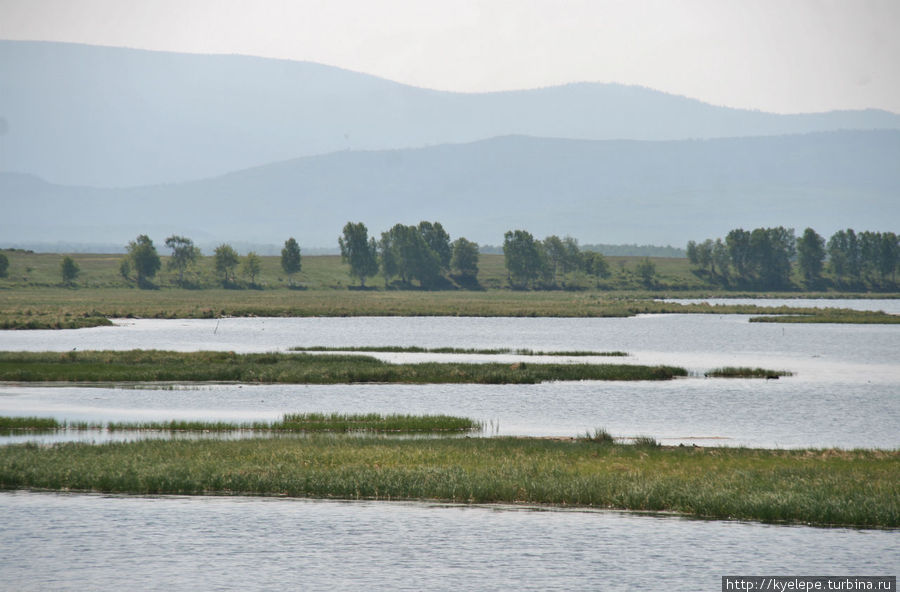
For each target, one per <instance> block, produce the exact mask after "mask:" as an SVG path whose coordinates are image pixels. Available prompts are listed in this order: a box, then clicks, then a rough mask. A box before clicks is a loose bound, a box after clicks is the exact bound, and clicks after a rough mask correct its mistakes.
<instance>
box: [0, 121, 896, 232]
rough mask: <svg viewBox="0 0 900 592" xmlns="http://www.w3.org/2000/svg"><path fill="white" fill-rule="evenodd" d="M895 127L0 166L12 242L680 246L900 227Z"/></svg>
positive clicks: (507, 140) (518, 139)
mask: <svg viewBox="0 0 900 592" xmlns="http://www.w3.org/2000/svg"><path fill="white" fill-rule="evenodd" d="M898 162H900V132H897V131H868V132H829V133H820V134H806V135H796V136H779V137H760V138H740V139H718V140H688V141H671V142H640V141H621V140H620V141H586V140H559V139H545V138H530V137H522V136H508V137H502V138H495V139H491V140H486V141H480V142H475V143H470V144H458V145H443V146H435V147H430V148H421V149H407V150H389V151H370V152H364V151H360V152H352V151H346V152H339V153H334V154H329V155H323V156H313V157H306V158H299V159H293V160H289V161H285V162H281V163H277V164H272V165H267V166H263V167H257V168H252V169H247V170H243V171H238V172H235V173H231V174H228V175H224V176H220V177H216V178H211V179H206V180H202V181H194V182H189V183H182V184H169V185H157V186H147V187H137V188H129V189H97V188H85V187H66V186H60V185H53V184H49V183H47V182H45V181H42V180H40V179H37V178H34V177H29V176H24V175H18V174H2V175H0V194H2V195H4V208H5V212H4V214H5V215H4V217H3V221H2V222H0V236H2V237H4V242H5V243H7V244H12V243H21V242H26V241H31V242H54V241H57V240H66V241H81V242H96V241H98V240H100V239H101V237H102V240H103V241H106V242H114V243H119V244H125V242H127V240H130V239H133V238H134V236H136V235H137V234H138V233H150V234H151V236H152V237H153V238H155V239H156V240H157V241H160V242H161V241H162V239H164V238H165V237H166V236H168V235H169V234H172V233H178V234H186V235H188V236H191V237H192V238H194V240H195V241H197V242H209V241H213V242H215V241H235V242H240V241H250V242H257V243H266V244H280V243H281V242H283V241H284V240H285V239H286V238H287V237H288V236H295V237H297V239H298V241H299V242H300V243H301V245H303V246H306V247H319V246H325V247H328V246H332V247H333V246H334V245H335V243H336V237H337V236H338V234H339V233H340V231H341V228H342V227H343V225H344V223H345V222H347V221H348V220H354V221H356V220H361V221H363V222H365V223H366V225H367V226H368V227H369V230H370V234H374V233H380V232H381V231H383V230H386V229H387V228H389V227H390V226H391V225H393V224H394V223H396V222H404V223H410V224H411V223H416V222H418V221H420V220H438V221H441V222H442V223H443V224H444V226H445V227H446V228H447V230H448V231H449V232H450V233H451V234H452V235H453V236H454V237H456V236H460V235H462V236H466V237H468V238H469V239H471V240H476V241H478V242H481V243H489V244H499V243H500V242H502V237H503V232H505V231H506V230H509V229H512V228H525V229H527V230H530V231H531V232H533V233H534V234H535V235H537V236H539V237H543V236H545V235H547V234H559V235H564V234H571V235H572V236H575V237H576V238H578V239H580V240H581V241H582V242H583V243H595V242H599V243H604V242H605V243H634V242H637V243H645V242H646V243H654V244H673V245H676V246H683V245H684V244H685V242H686V241H687V240H689V239H704V238H707V237H716V236H722V235H724V233H726V232H727V231H728V230H729V229H731V228H735V227H745V228H752V227H756V226H774V225H785V226H794V227H796V228H797V230H798V234H799V233H800V232H802V230H803V228H805V227H806V226H812V227H813V228H815V229H816V230H817V231H818V232H820V233H821V234H830V233H832V232H834V231H835V230H837V229H839V228H846V227H848V226H851V227H855V228H857V229H860V230H890V231H897V228H896V221H897V220H900V199H898V195H900V167H897V163H898Z"/></svg>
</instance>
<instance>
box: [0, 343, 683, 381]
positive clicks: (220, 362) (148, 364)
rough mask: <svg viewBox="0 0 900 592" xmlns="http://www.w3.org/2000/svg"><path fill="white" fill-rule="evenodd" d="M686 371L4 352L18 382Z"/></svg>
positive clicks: (564, 376)
mask: <svg viewBox="0 0 900 592" xmlns="http://www.w3.org/2000/svg"><path fill="white" fill-rule="evenodd" d="M686 375H687V371H686V370H684V369H683V368H673V367H669V366H636V365H628V364H532V363H528V364H525V363H517V364H496V363H494V364H463V363H420V364H389V363H387V362H382V361H380V360H377V359H375V358H372V357H368V356H363V355H335V354H277V353H269V354H235V353H233V352H187V353H183V352H162V351H142V350H135V351H118V352H116V351H99V352H98V351H85V352H75V351H70V352H65V353H51V352H43V353H30V352H0V380H2V381H13V382H53V381H71V382H91V383H98V382H207V381H216V382H243V383H286V384H348V383H367V382H380V383H410V384H438V383H472V384H535V383H539V382H547V381H555V380H669V379H672V378H674V377H676V376H686Z"/></svg>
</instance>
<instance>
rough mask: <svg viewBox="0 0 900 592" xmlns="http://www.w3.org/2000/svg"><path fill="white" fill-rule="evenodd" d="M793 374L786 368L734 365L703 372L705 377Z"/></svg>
mask: <svg viewBox="0 0 900 592" xmlns="http://www.w3.org/2000/svg"><path fill="white" fill-rule="evenodd" d="M793 375H794V373H793V372H790V371H788V370H766V369H765V368H743V367H734V366H726V367H724V368H715V369H713V370H710V371H709V372H706V373H705V374H704V376H705V377H707V378H780V377H782V376H793Z"/></svg>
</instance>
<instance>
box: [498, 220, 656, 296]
mask: <svg viewBox="0 0 900 592" xmlns="http://www.w3.org/2000/svg"><path fill="white" fill-rule="evenodd" d="M503 258H504V262H505V264H506V272H507V281H508V282H509V285H510V286H511V287H513V288H518V289H525V288H532V289H535V288H553V287H558V286H559V285H560V282H561V281H562V280H563V279H564V278H565V277H566V276H567V275H568V274H570V273H572V272H582V273H584V274H587V275H588V276H592V277H594V278H596V279H597V280H599V279H600V278H606V277H609V276H610V275H611V274H610V270H609V263H607V261H606V258H605V257H604V256H603V255H601V254H600V253H597V252H595V251H582V250H581V249H580V248H579V246H578V241H577V240H576V239H574V238H572V237H571V236H567V237H565V238H562V239H561V238H559V237H558V236H556V235H552V236H548V237H546V238H545V239H544V240H543V241H541V240H537V239H535V238H534V236H533V235H532V234H531V233H530V232H528V231H526V230H509V231H507V232H506V233H505V234H504V235H503ZM643 264H646V265H649V266H650V267H647V268H645V269H640V268H639V273H640V274H641V275H649V276H652V275H653V274H654V273H655V269H654V268H652V266H653V264H652V263H651V262H650V261H649V259H645V260H644V262H642V265H643ZM648 281H649V280H648Z"/></svg>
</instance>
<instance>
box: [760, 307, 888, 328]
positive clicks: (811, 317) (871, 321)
mask: <svg viewBox="0 0 900 592" xmlns="http://www.w3.org/2000/svg"><path fill="white" fill-rule="evenodd" d="M750 322H751V323H838V324H853V325H896V324H898V323H900V315H893V314H888V313H886V312H881V311H867V310H847V309H843V308H837V309H832V310H822V309H816V310H815V312H811V313H806V314H784V315H778V316H762V317H753V318H751V319H750Z"/></svg>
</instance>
